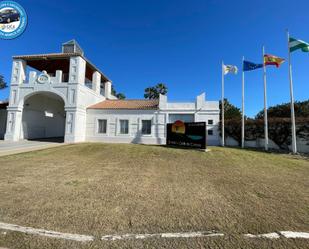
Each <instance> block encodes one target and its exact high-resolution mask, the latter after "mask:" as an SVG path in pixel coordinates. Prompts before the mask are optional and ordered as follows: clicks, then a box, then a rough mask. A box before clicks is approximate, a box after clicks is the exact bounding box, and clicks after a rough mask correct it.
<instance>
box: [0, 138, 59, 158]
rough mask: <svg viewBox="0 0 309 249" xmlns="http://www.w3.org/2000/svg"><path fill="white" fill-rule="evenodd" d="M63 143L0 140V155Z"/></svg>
mask: <svg viewBox="0 0 309 249" xmlns="http://www.w3.org/2000/svg"><path fill="white" fill-rule="evenodd" d="M61 145H63V143H61V142H59V141H57V140H54V141H46V140H42V141H28V140H22V141H18V142H9V141H3V140H0V156H6V155H12V154H18V153H22V152H28V151H34V150H41V149H46V148H50V147H55V146H61Z"/></svg>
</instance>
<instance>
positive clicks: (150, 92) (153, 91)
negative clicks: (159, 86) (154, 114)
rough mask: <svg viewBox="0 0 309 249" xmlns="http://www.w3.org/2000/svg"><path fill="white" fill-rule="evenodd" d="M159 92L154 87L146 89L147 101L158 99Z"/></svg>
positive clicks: (145, 96)
mask: <svg viewBox="0 0 309 249" xmlns="http://www.w3.org/2000/svg"><path fill="white" fill-rule="evenodd" d="M157 95H158V94H157V91H156V89H155V88H154V87H147V88H146V89H145V93H144V98H145V99H156V98H157Z"/></svg>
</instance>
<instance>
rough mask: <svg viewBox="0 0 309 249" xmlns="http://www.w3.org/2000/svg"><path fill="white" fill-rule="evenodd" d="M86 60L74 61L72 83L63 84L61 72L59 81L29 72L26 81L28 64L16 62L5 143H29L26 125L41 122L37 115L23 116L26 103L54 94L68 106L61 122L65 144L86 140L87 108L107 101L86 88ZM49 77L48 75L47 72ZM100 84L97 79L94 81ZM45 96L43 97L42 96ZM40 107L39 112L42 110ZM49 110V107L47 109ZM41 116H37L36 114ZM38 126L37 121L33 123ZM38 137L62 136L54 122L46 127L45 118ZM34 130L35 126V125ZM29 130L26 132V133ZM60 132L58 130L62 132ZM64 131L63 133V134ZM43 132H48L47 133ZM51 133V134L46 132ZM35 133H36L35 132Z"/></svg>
mask: <svg viewBox="0 0 309 249" xmlns="http://www.w3.org/2000/svg"><path fill="white" fill-rule="evenodd" d="M85 65H86V62H85V60H84V59H83V58H82V57H80V56H75V57H71V58H70V68H69V82H62V71H60V70H57V71H56V75H55V77H49V76H48V75H47V74H46V73H44V72H43V73H42V74H41V75H38V74H37V73H36V72H35V71H30V72H29V77H28V79H27V77H26V67H27V64H26V62H25V61H24V60H21V59H14V60H13V65H12V76H11V89H10V101H9V106H8V108H7V124H6V133H5V140H9V141H18V140H21V139H26V138H27V137H28V136H29V133H28V132H27V131H28V129H27V127H25V123H29V122H31V120H32V121H33V118H34V116H35V118H39V116H38V115H35V112H33V111H28V113H27V115H23V111H24V103H25V100H27V99H28V98H29V97H32V96H35V97H39V96H40V94H42V93H43V94H53V95H56V96H58V97H59V98H61V99H62V101H63V102H64V110H63V111H64V112H65V116H66V120H65V123H64V124H63V121H62V120H61V122H60V121H59V122H58V123H61V125H63V127H62V129H63V130H65V136H64V139H65V142H82V141H85V137H86V132H85V131H86V108H87V107H88V106H90V105H93V104H95V103H98V102H100V101H103V100H105V97H104V96H102V95H100V94H99V93H98V90H97V89H94V90H93V89H89V88H88V87H86V86H85ZM47 73H48V72H47ZM42 75H43V76H44V77H45V76H46V80H45V81H43V82H42V81H40V76H42ZM94 79H95V80H97V77H96V78H94ZM42 96H43V95H42ZM39 105H40V104H39V103H38V106H37V107H36V108H39ZM45 108H47V109H48V106H45ZM36 114H37V113H36ZM33 122H34V121H33ZM36 122H38V123H40V122H41V123H42V124H37V127H38V128H37V131H36V132H37V134H33V135H34V138H36V137H39V136H40V134H41V135H42V134H43V133H44V134H45V135H44V137H49V135H48V134H54V135H59V134H60V132H55V131H53V132H51V130H53V129H54V127H52V126H53V125H54V124H53V122H48V124H43V123H44V122H45V121H44V119H43V118H40V120H36ZM31 125H32V127H33V126H34V124H31ZM25 128H26V129H25ZM59 129H60V128H58V130H59ZM62 129H61V130H62ZM43 130H44V131H45V132H43ZM48 130H49V131H50V132H47V133H46V131H48ZM31 132H34V129H32V130H31Z"/></svg>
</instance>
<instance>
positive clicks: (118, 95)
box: [116, 93, 126, 99]
mask: <svg viewBox="0 0 309 249" xmlns="http://www.w3.org/2000/svg"><path fill="white" fill-rule="evenodd" d="M116 97H117V99H125V98H126V96H125V95H124V94H123V93H117V94H116Z"/></svg>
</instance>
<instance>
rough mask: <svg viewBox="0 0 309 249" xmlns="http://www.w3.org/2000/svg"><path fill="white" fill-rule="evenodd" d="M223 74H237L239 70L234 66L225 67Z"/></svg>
mask: <svg viewBox="0 0 309 249" xmlns="http://www.w3.org/2000/svg"><path fill="white" fill-rule="evenodd" d="M223 72H224V74H228V73H233V74H237V72H238V68H237V67H236V66H233V65H223Z"/></svg>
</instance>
